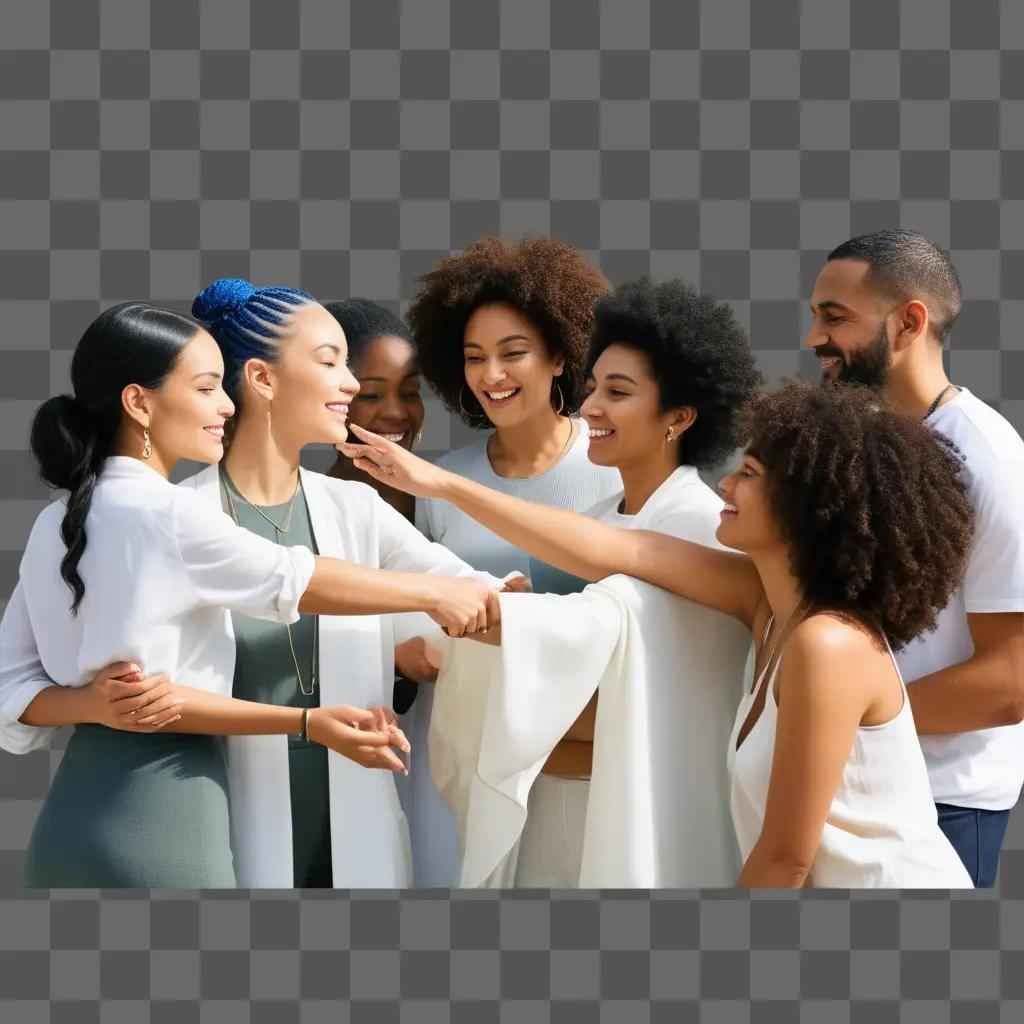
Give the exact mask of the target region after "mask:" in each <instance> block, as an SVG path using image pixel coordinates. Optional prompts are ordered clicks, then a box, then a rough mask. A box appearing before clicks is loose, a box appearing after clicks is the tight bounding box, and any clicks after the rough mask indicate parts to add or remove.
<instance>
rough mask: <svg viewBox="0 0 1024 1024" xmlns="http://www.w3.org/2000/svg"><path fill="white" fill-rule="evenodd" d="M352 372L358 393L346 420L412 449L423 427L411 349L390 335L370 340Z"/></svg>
mask: <svg viewBox="0 0 1024 1024" xmlns="http://www.w3.org/2000/svg"><path fill="white" fill-rule="evenodd" d="M352 370H353V371H354V372H355V375H356V379H357V380H358V381H359V394H358V395H357V396H356V398H355V401H354V402H353V403H352V408H351V409H350V410H349V419H350V420H351V421H352V422H353V423H355V424H357V425H358V426H360V427H365V428H366V429H367V430H372V431H373V432H374V433H375V434H380V435H381V436H382V437H386V438H387V439H388V440H389V441H393V442H394V443H395V444H400V445H401V446H402V447H403V448H407V449H409V450H412V446H413V442H414V441H415V440H416V435H417V434H418V433H419V432H420V430H421V428H422V427H423V399H422V398H421V397H420V375H419V371H418V370H417V368H416V356H415V353H414V352H413V350H412V346H411V345H410V344H409V342H407V341H406V340H405V339H404V338H399V337H396V336H395V335H393V334H385V335H384V336H383V337H380V338H374V339H373V341H371V342H369V343H368V344H367V345H366V347H365V349H364V350H363V353H362V355H361V356H360V358H359V360H358V362H357V363H356V364H355V365H353V366H352Z"/></svg>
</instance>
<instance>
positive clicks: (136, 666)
mask: <svg viewBox="0 0 1024 1024" xmlns="http://www.w3.org/2000/svg"><path fill="white" fill-rule="evenodd" d="M132 671H133V672H141V671H142V669H141V668H139V666H138V665H132Z"/></svg>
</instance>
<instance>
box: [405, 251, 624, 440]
mask: <svg viewBox="0 0 1024 1024" xmlns="http://www.w3.org/2000/svg"><path fill="white" fill-rule="evenodd" d="M420 284H421V287H420V290H419V292H418V293H417V294H416V296H415V298H414V299H413V300H412V305H411V306H410V307H409V312H408V316H407V318H406V319H407V320H408V323H409V326H410V328H411V329H412V334H413V340H414V342H415V345H416V350H417V354H418V356H419V364H420V371H421V373H422V374H423V376H424V378H426V380H427V381H428V383H429V384H430V385H431V387H433V389H434V390H435V391H436V392H437V393H438V395H440V397H441V400H442V401H443V402H444V404H445V405H446V406H447V407H448V409H450V410H451V411H452V412H453V413H456V414H457V415H458V416H460V417H461V418H462V419H463V420H464V421H465V422H466V423H467V424H468V425H469V426H471V427H485V426H487V425H488V424H489V422H490V421H489V420H488V419H487V416H486V415H485V414H484V411H483V409H482V408H481V407H480V404H479V403H478V402H477V400H476V399H475V398H474V397H473V395H472V394H471V393H469V391H468V389H467V390H466V392H465V393H463V386H464V385H465V383H466V378H465V371H464V361H463V354H462V339H463V332H464V331H465V329H466V321H468V320H469V318H470V316H471V315H472V314H473V312H474V310H476V309H477V308H478V307H480V306H483V305H485V304H486V303H489V302H505V303H507V304H508V305H510V306H512V307H514V308H515V309H517V310H518V311H519V312H520V313H521V314H522V315H523V316H525V317H526V318H527V319H528V320H529V321H530V322H531V323H533V324H534V325H535V326H536V327H537V329H538V330H539V331H540V334H541V337H543V339H544V343H545V345H546V346H547V349H548V353H549V355H551V356H552V357H553V358H557V357H558V356H562V357H563V359H564V360H565V368H564V370H563V372H562V376H561V377H559V378H558V383H559V387H560V388H561V392H562V396H563V398H564V411H565V413H566V414H573V413H576V412H577V411H578V410H579V407H580V405H582V404H583V399H584V398H585V397H586V395H585V384H586V357H587V344H588V342H589V341H590V333H591V331H592V330H593V326H594V303H595V302H596V301H597V299H598V296H600V295H601V294H602V293H604V292H606V291H608V290H609V289H610V288H611V285H610V284H609V282H608V280H607V279H606V278H605V276H604V275H603V274H602V273H601V271H599V270H598V269H597V268H596V267H594V266H592V265H591V264H590V263H588V262H587V259H586V257H585V256H584V255H583V253H581V252H580V251H579V250H578V249H575V248H573V247H572V246H571V245H567V244H566V243H565V242H559V241H558V240H557V239H554V238H548V237H531V236H526V237H524V238H522V239H521V240H520V241H518V242H506V241H505V240H504V239H502V238H499V237H498V236H496V235H488V236H486V237H485V238H481V239H479V240H477V241H475V242H473V243H472V244H471V245H469V246H467V247H466V248H465V249H463V250H462V252H460V253H456V254H455V255H454V256H448V257H446V258H445V259H443V260H441V261H440V262H439V263H437V264H436V265H435V266H433V267H432V268H431V269H430V270H428V271H427V272H426V273H425V274H423V275H422V276H421V277H420ZM460 398H461V401H460ZM463 406H465V408H463Z"/></svg>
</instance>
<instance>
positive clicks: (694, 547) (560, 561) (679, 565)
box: [342, 424, 762, 626]
mask: <svg viewBox="0 0 1024 1024" xmlns="http://www.w3.org/2000/svg"><path fill="white" fill-rule="evenodd" d="M351 430H352V431H353V433H355V434H357V435H358V436H359V437H360V438H362V439H363V440H364V441H365V442H366V443H365V444H348V443H346V444H345V445H343V446H342V447H343V449H344V451H345V454H346V455H350V456H351V457H352V458H353V459H354V460H355V465H356V467H357V468H359V469H362V470H365V471H366V472H367V473H368V474H369V475H370V476H372V477H373V478H374V479H375V480H380V481H382V482H385V483H387V484H389V485H390V486H392V487H397V488H398V489H399V490H403V491H407V492H408V493H410V494H415V495H417V496H418V497H428V498H441V499H443V500H445V501H448V502H451V504H453V505H455V506H456V507H458V508H460V509H461V510H462V511H463V512H465V513H466V514H467V515H469V516H471V517H472V518H473V519H475V520H477V522H479V523H481V524H482V525H484V526H486V527H487V528H488V529H489V530H493V531H494V533H496V534H498V535H499V536H501V537H504V538H505V539H506V540H507V541H509V542H510V543H511V544H514V545H515V546H516V547H518V548H520V549H521V550H523V551H525V552H527V553H528V554H530V555H533V556H534V557H535V558H539V559H541V560H543V561H545V562H548V563H549V564H550V565H554V566H555V567H556V568H559V569H562V570H563V571H564V572H569V573H572V574H573V575H576V576H581V577H583V578H584V579H588V580H599V579H603V578H604V577H606V576H613V575H615V574H616V573H623V574H625V575H628V576H634V577H636V578H637V579H641V580H645V581H646V582H648V583H653V584H655V585H656V586H659V587H663V588H664V589H666V590H669V591H671V592H672V593H675V594H678V595H680V596H681V597H686V598H689V599H690V600H692V601H696V602H698V603H699V604H703V605H707V606H708V607H711V608H716V609H717V610H719V611H722V612H725V613H726V614H729V615H733V616H735V617H736V618H738V619H740V620H741V621H742V622H744V623H745V624H746V625H748V626H749V625H750V624H751V623H752V622H753V618H754V613H755V611H756V609H757V605H758V602H759V601H760V599H761V594H762V588H761V583H760V579H759V577H758V575H757V571H756V570H755V568H754V565H753V563H752V562H751V561H750V560H749V559H748V558H747V557H746V556H745V555H741V554H739V553H733V552H729V551H719V550H716V549H714V548H708V547H704V546H703V545H700V544H693V543H691V542H689V541H684V540H679V539H677V538H674V537H668V536H666V535H664V534H660V533H652V532H648V531H644V530H624V529H619V528H617V527H614V526H609V525H608V524H606V523H602V522H599V521H598V520H596V519H592V518H590V517H589V516H585V515H582V514H580V513H577V512H569V511H567V510H565V509H558V508H551V507H549V506H547V505H537V504H534V503H532V502H529V501H524V500H523V499H521V498H513V497H510V496H509V495H506V494H502V493H500V492H498V491H492V490H491V489H490V488H487V487H484V486H483V485H482V484H478V483H475V482H474V481H472V480H467V479H466V478H465V477H461V476H457V475H456V474H454V473H450V472H448V471H446V470H444V469H442V468H441V467H439V466H434V465H432V464H431V463H429V462H426V461H425V460H423V459H420V458H418V457H417V456H415V455H413V454H412V453H411V452H407V451H406V450H405V449H404V448H401V447H399V446H398V445H395V444H392V443H391V442H389V441H385V440H384V439H383V438H381V437H378V436H377V435H376V434H372V433H370V432H369V431H365V430H363V429H362V428H360V427H357V426H355V425H354V424H353V425H351Z"/></svg>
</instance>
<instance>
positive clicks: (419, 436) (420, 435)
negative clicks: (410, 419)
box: [411, 427, 423, 451]
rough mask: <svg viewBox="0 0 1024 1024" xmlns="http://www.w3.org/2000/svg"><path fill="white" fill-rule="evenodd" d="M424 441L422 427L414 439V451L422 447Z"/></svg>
mask: <svg viewBox="0 0 1024 1024" xmlns="http://www.w3.org/2000/svg"><path fill="white" fill-rule="evenodd" d="M422 440H423V428H422V427H421V428H420V429H419V430H417V431H416V436H415V437H414V438H413V439H412V449H411V450H412V451H415V450H416V449H417V448H418V447H419V446H420V441H422Z"/></svg>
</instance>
